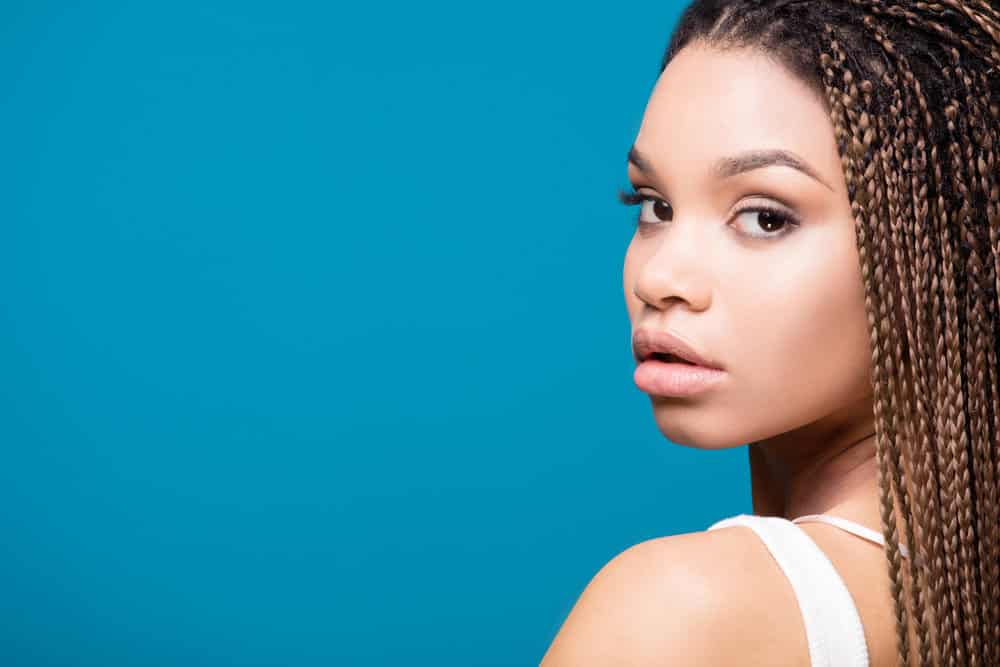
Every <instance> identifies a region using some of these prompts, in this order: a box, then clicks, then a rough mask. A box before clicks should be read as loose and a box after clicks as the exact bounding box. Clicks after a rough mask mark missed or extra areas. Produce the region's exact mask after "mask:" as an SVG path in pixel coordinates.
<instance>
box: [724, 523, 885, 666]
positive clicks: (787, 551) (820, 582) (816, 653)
mask: <svg viewBox="0 0 1000 667" xmlns="http://www.w3.org/2000/svg"><path fill="white" fill-rule="evenodd" d="M729 526H746V527H748V528H750V529H751V530H752V531H753V532H754V533H756V534H757V536H758V537H759V538H760V539H761V541H763V542H764V545H765V546H766V547H767V550H768V551H769V552H770V554H771V556H772V557H773V558H774V560H775V561H776V562H777V563H778V566H779V567H780V568H781V570H782V572H783V573H784V574H785V576H786V577H787V578H788V581H789V582H790V583H791V585H792V590H793V591H794V593H795V598H796V600H797V601H798V604H799V611H800V612H801V613H802V618H803V620H804V622H805V629H806V639H807V641H808V644H809V660H810V664H811V665H812V667H868V646H867V644H866V643H865V635H864V628H863V627H862V624H861V616H860V615H859V614H858V610H857V607H856V606H855V604H854V599H853V598H852V597H851V593H850V591H848V590H847V586H846V585H845V584H844V580H843V579H842V578H841V576H840V574H839V573H838V572H837V569H836V568H835V567H834V565H833V563H832V562H831V561H830V559H829V558H828V557H827V556H826V554H825V553H823V550H822V549H820V548H819V546H818V545H817V544H816V543H815V542H814V541H813V540H812V538H811V537H809V534H808V533H806V532H805V531H804V530H802V529H801V528H800V527H799V526H798V525H796V524H795V523H793V522H792V521H790V520H789V519H785V518H784V517H774V516H758V515H755V514H738V515H736V516H731V517H728V518H726V519H721V520H720V521H716V522H715V523H714V524H712V525H711V526H709V528H708V530H715V529H718V528H726V527H729Z"/></svg>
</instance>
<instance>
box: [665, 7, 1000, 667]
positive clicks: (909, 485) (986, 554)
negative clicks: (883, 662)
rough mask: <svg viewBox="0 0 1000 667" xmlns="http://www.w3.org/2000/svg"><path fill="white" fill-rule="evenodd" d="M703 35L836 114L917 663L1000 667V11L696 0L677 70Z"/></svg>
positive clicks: (894, 563) (886, 510)
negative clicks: (744, 51) (785, 77)
mask: <svg viewBox="0 0 1000 667" xmlns="http://www.w3.org/2000/svg"><path fill="white" fill-rule="evenodd" d="M695 41H697V42H699V43H702V44H706V45H709V46H711V47H713V48H716V49H721V50H728V49H739V48H753V49H757V50H759V51H762V52H764V53H766V54H768V55H769V56H771V57H773V58H775V59H776V60H777V61H778V62H780V63H781V64H782V65H783V66H784V67H785V68H786V69H788V70H789V71H790V72H791V73H792V74H794V75H795V76H797V77H798V78H799V79H801V80H802V81H804V82H805V83H806V84H807V85H808V86H809V88H810V90H812V91H813V92H814V93H815V94H816V96H817V98H818V99H819V100H820V101H821V102H822V103H823V104H824V106H825V108H827V109H828V111H829V113H830V119H831V121H832V124H833V129H834V135H835V137H836V141H837V146H838V152H839V154H840V157H841V163H842V166H843V170H844V176H845V180H846V183H847V189H848V196H849V200H850V204H851V211H852V213H853V215H854V218H855V235H856V239H857V247H858V255H859V261H860V270H861V274H862V276H863V279H864V284H865V310H866V314H867V317H868V327H869V333H870V337H871V341H872V365H873V374H872V378H873V391H874V418H875V438H876V458H877V461H878V486H879V502H880V516H881V528H882V533H883V536H884V537H885V540H886V551H885V553H886V567H887V571H888V572H887V576H888V578H889V580H890V588H891V591H892V595H893V608H894V613H895V617H896V645H897V653H898V658H899V664H900V665H910V664H914V665H921V666H923V665H928V664H945V665H970V666H975V665H1000V499H998V480H1000V469H998V464H1000V451H998V450H1000V445H998V440H997V434H998V433H1000V402H998V401H1000V386H998V383H997V375H998V368H997V358H998V356H1000V315H998V313H1000V308H998V306H1000V304H998V302H997V293H998V282H997V280H998V276H1000V172H998V165H997V158H996V154H997V151H1000V10H998V8H997V7H994V6H992V5H991V4H990V3H989V1H988V0H928V1H927V2H923V1H919V0H839V1H833V0H826V1H823V0H694V1H693V2H692V3H691V4H689V5H688V6H687V7H686V9H685V11H684V12H683V14H682V15H681V17H680V19H679V21H678V23H677V26H676V28H675V29H674V32H673V34H672V36H671V38H670V42H669V44H668V46H667V49H666V51H665V53H664V56H663V59H662V62H661V64H660V71H661V72H662V71H663V70H664V69H665V68H666V66H667V65H668V64H669V62H670V61H671V59H672V58H673V57H674V56H675V55H676V54H677V53H678V52H679V51H680V49H682V48H683V47H684V46H685V45H687V44H689V43H692V42H695ZM897 499H898V503H899V508H898V509H899V513H900V516H901V517H902V523H903V525H902V526H897V525H896V523H897V522H896V502H897ZM904 537H905V543H906V544H908V545H911V546H910V550H911V554H912V555H913V557H912V558H910V559H907V561H906V564H905V569H904V564H903V561H902V560H901V558H900V556H901V554H900V551H899V542H900V541H902V538H904ZM914 645H915V646H914Z"/></svg>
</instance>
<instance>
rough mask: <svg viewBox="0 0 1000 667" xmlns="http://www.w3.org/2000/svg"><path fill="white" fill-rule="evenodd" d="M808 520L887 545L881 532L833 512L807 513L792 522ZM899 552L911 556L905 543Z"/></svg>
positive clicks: (900, 546) (883, 545)
mask: <svg viewBox="0 0 1000 667" xmlns="http://www.w3.org/2000/svg"><path fill="white" fill-rule="evenodd" d="M806 521H818V522H820V523H828V524H830V525H831V526H836V527H837V528H840V529H841V530H845V531H847V532H848V533H852V534H854V535H857V536H858V537H860V538H862V539H865V540H869V541H871V542H874V543H875V544H879V545H881V546H882V547H885V538H884V537H883V536H882V534H881V533H878V532H876V531H874V530H872V529H871V528H868V527H867V526H862V525H861V524H860V523H857V522H855V521H851V520H850V519H845V518H843V517H839V516H833V515H831V514H805V515H803V516H800V517H796V518H794V519H792V523H804V522H806ZM899 553H900V554H901V555H902V556H903V557H904V558H909V557H910V552H909V550H907V548H906V545H905V544H899Z"/></svg>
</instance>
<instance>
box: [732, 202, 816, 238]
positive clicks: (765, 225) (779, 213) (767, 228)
mask: <svg viewBox="0 0 1000 667" xmlns="http://www.w3.org/2000/svg"><path fill="white" fill-rule="evenodd" d="M755 216H756V217H755ZM735 217H736V220H741V219H746V220H750V221H751V222H749V223H748V224H747V226H746V229H747V230H748V231H745V232H741V233H742V234H744V235H746V236H749V237H751V238H755V239H773V238H777V237H779V236H784V235H785V234H788V233H789V232H791V231H792V228H794V227H798V226H799V224H800V222H799V220H798V219H797V218H796V217H795V216H793V215H792V214H791V213H788V212H787V211H784V210H782V209H780V208H777V207H774V206H766V205H758V206H750V207H747V208H744V209H740V210H739V211H737V212H736V216H735ZM750 229H763V230H764V233H760V232H754V231H749V230H750Z"/></svg>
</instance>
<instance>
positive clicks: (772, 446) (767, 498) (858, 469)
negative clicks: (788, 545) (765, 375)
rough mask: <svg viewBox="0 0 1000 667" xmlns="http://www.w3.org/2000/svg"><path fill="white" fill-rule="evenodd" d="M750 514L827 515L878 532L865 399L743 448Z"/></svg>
mask: <svg viewBox="0 0 1000 667" xmlns="http://www.w3.org/2000/svg"><path fill="white" fill-rule="evenodd" d="M748 450H749V459H750V483H751V492H752V496H753V510H754V513H755V514H759V515H763V516H781V517H785V518H787V519H795V518H797V517H800V516H803V515H805V514H832V515H835V516H841V517H843V518H846V519H851V520H854V521H858V522H860V523H862V524H864V525H867V526H870V527H878V526H879V499H878V462H877V459H876V457H875V428H874V417H873V414H872V406H871V401H870V398H869V399H868V400H866V401H859V402H858V403H857V404H855V405H854V406H851V407H850V408H848V409H847V410H844V411H842V413H841V414H838V415H831V416H830V417H829V418H828V419H826V420H823V421H820V422H815V423H813V424H810V425H808V426H806V427H803V428H799V429H795V430H793V431H788V432H786V433H782V434H780V435H778V436H775V437H773V438H769V439H767V440H762V441H759V442H753V443H750V444H749V445H748Z"/></svg>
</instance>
